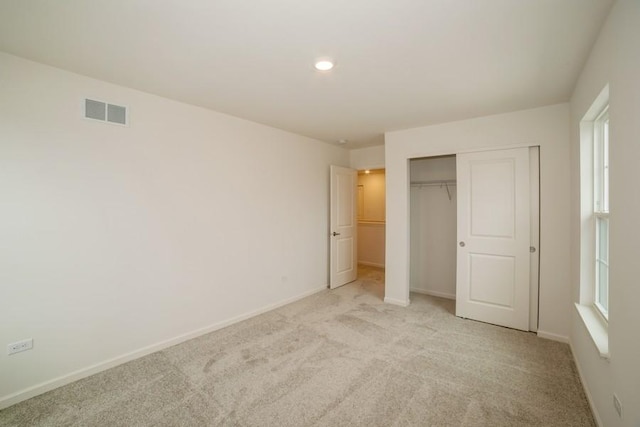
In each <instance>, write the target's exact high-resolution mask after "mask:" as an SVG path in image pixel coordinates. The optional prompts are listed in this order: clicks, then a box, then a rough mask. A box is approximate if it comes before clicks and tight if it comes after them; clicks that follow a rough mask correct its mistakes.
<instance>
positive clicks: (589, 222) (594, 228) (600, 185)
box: [575, 85, 611, 359]
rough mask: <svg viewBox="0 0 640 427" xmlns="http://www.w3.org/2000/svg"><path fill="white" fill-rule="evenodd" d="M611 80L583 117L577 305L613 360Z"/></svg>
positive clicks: (601, 347) (598, 345) (601, 350)
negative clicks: (610, 327)
mask: <svg viewBox="0 0 640 427" xmlns="http://www.w3.org/2000/svg"><path fill="white" fill-rule="evenodd" d="M609 223H610V221H609V85H606V86H605V87H604V88H603V89H602V91H601V92H600V94H599V95H598V96H597V97H596V99H595V100H594V101H593V104H591V107H589V109H588V110H587V111H586V113H585V115H584V117H583V118H582V120H581V121H580V282H579V286H580V292H579V295H578V297H579V300H578V301H577V302H576V304H575V307H576V310H577V311H578V314H579V316H580V317H581V318H582V321H583V322H584V325H585V327H586V328H587V331H588V332H589V335H590V336H591V339H592V340H593V343H594V344H595V346H596V348H597V349H598V352H599V353H600V356H601V357H603V358H605V359H609V357H610V353H609V268H610V267H609V266H610V261H611V260H610V258H609V235H610V233H609Z"/></svg>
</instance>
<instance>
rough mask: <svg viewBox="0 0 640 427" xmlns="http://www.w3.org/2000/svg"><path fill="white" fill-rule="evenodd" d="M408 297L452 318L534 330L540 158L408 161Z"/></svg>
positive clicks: (533, 152)
mask: <svg viewBox="0 0 640 427" xmlns="http://www.w3.org/2000/svg"><path fill="white" fill-rule="evenodd" d="M409 178H410V189H409V208H410V209H409V215H410V223H409V227H410V233H409V245H410V246H409V249H410V250H409V290H410V292H413V293H420V294H426V295H431V296H435V297H440V298H447V299H451V300H455V304H452V305H451V307H453V306H455V315H456V316H459V317H462V318H467V319H473V320H477V321H481V322H486V323H492V324H495V325H500V326H506V327H509V328H514V329H520V330H525V331H537V329H538V311H539V306H538V305H539V304H538V301H539V265H540V246H539V244H540V190H539V189H540V151H539V147H536V146H532V147H516V148H505V149H496V150H484V151H478V152H462V153H457V154H451V155H444V156H435V157H424V158H414V159H409Z"/></svg>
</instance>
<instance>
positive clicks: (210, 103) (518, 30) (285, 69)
mask: <svg viewBox="0 0 640 427" xmlns="http://www.w3.org/2000/svg"><path fill="white" fill-rule="evenodd" d="M611 3H612V1H611V0H482V1H480V0H271V1H267V0H164V1H158V0H108V1H107V0H103V1H98V0H64V1H51V0H1V2H0V50H2V51H5V52H8V53H12V54H15V55H18V56H22V57H25V58H28V59H32V60H35V61H39V62H42V63H45V64H50V65H53V66H56V67H60V68H63V69H66V70H70V71H73V72H76V73H80V74H84V75H87V76H90V77H95V78H98V79H102V80H106V81H109V82H113V83H117V84H120V85H123V86H128V87H132V88H136V89H140V90H143V91H146V92H150V93H154V94H158V95H162V96H165V97H168V98H172V99H176V100H180V101H184V102H187V103H190V104H195V105H199V106H203V107H207V108H210V109H213V110H217V111H220V112H224V113H227V114H231V115H234V116H238V117H242V118H246V119H249V120H253V121H256V122H259V123H264V124H267V125H271V126H274V127H277V128H281V129H285V130H288V131H291V132H295V133H298V134H302V135H306V136H310V137H313V138H317V139H320V140H324V141H327V142H334V143H335V141H337V140H338V139H341V138H346V139H348V140H349V141H350V142H349V143H348V144H347V146H348V147H351V148H356V147H363V146H367V145H376V144H380V143H382V142H383V133H384V132H385V131H391V130H397V129H405V128H410V127H416V126H423V125H429V124H434V123H441V122H448V121H453V120H461V119H466V118H471V117H478V116H484V115H488V114H494V113H501V112H507V111H513V110H520V109H525V108H532V107H537V106H543V105H549V104H554V103H558V102H564V101H567V100H568V99H569V97H570V95H571V91H572V90H573V86H574V83H575V80H576V78H577V76H578V73H579V71H580V69H581V68H582V66H583V64H584V61H585V59H586V57H587V54H588V52H589V50H590V48H591V46H592V44H593V42H594V40H595V38H596V36H597V33H598V31H599V29H600V26H601V24H602V22H603V21H604V18H605V17H606V14H607V13H608V11H609V9H610V7H611ZM321 56H329V57H332V58H334V59H335V61H336V67H335V69H334V70H333V71H331V72H329V73H320V72H318V71H315V70H314V69H313V62H314V59H315V58H317V57H321Z"/></svg>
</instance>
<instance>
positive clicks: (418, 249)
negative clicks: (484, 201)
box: [409, 155, 457, 300]
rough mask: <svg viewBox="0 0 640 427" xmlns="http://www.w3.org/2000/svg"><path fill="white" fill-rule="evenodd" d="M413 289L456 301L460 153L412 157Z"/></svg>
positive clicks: (411, 264) (411, 251)
mask: <svg viewBox="0 0 640 427" xmlns="http://www.w3.org/2000/svg"><path fill="white" fill-rule="evenodd" d="M409 172H410V182H411V186H410V202H409V203H410V228H411V233H410V251H409V253H410V262H409V265H410V271H409V281H410V282H409V283H410V291H411V292H415V293H420V294H426V295H432V296H436V297H441V298H448V299H452V300H455V298H456V253H457V252H456V250H457V240H456V239H457V191H456V190H457V186H456V156H455V155H447V156H437V157H425V158H417V159H411V160H410V163H409Z"/></svg>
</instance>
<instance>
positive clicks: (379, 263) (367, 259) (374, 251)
mask: <svg viewBox="0 0 640 427" xmlns="http://www.w3.org/2000/svg"><path fill="white" fill-rule="evenodd" d="M384 249H385V224H384V223H383V222H381V223H375V222H359V223H358V264H364V265H370V266H373V267H380V268H384V266H385V254H384Z"/></svg>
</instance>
